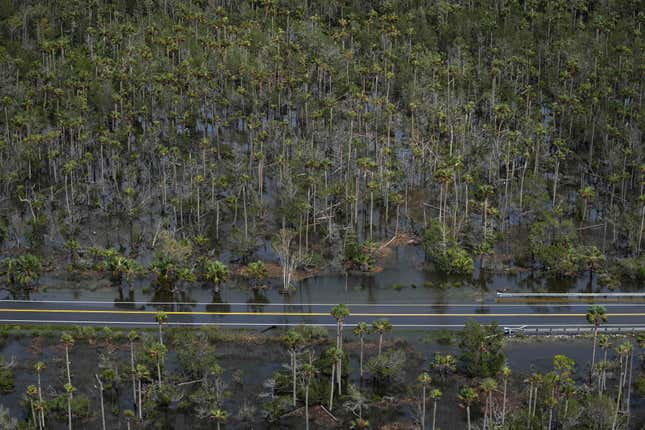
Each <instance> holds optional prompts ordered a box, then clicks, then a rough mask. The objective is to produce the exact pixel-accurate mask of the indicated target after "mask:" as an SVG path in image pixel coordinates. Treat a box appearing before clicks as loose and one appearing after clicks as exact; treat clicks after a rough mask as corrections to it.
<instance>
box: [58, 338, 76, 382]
mask: <svg viewBox="0 0 645 430" xmlns="http://www.w3.org/2000/svg"><path fill="white" fill-rule="evenodd" d="M60 342H61V343H62V344H63V346H64V347H65V367H66V368H67V383H68V384H69V385H70V386H71V385H72V374H71V373H70V370H69V367H70V364H71V363H70V361H69V349H70V348H71V347H73V346H74V337H73V336H72V335H71V334H69V333H67V332H65V333H63V334H62V335H61V336H60Z"/></svg>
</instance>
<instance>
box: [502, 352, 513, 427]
mask: <svg viewBox="0 0 645 430" xmlns="http://www.w3.org/2000/svg"><path fill="white" fill-rule="evenodd" d="M501 373H502V378H503V379H504V400H503V401H502V426H503V425H504V421H505V418H506V389H507V387H508V378H509V376H511V368H510V367H508V365H506V364H505V365H504V366H503V367H502V370H501Z"/></svg>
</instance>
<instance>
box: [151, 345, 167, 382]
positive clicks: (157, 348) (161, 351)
mask: <svg viewBox="0 0 645 430" xmlns="http://www.w3.org/2000/svg"><path fill="white" fill-rule="evenodd" d="M167 352H168V349H167V348H166V347H165V346H164V344H163V343H155V344H154V345H152V346H151V347H150V348H149V349H148V356H150V358H152V359H153V360H154V361H155V363H156V365H157V381H158V382H159V386H160V387H161V363H162V362H163V361H164V358H165V357H166V353H167Z"/></svg>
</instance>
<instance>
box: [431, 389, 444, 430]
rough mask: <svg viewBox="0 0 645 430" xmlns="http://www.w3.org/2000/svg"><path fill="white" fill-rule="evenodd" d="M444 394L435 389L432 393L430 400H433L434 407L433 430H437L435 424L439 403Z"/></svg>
mask: <svg viewBox="0 0 645 430" xmlns="http://www.w3.org/2000/svg"><path fill="white" fill-rule="evenodd" d="M442 395H443V393H442V392H441V390H440V389H438V388H435V389H434V390H432V391H430V398H431V399H432V402H433V406H432V430H435V427H436V426H435V424H436V422H437V402H438V401H439V399H440V398H441V396H442Z"/></svg>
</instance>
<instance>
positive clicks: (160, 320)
mask: <svg viewBox="0 0 645 430" xmlns="http://www.w3.org/2000/svg"><path fill="white" fill-rule="evenodd" d="M155 321H156V322H157V324H158V325H159V343H160V344H162V345H163V325H164V324H166V323H167V322H168V314H167V313H165V312H163V311H160V312H157V313H156V314H155Z"/></svg>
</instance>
